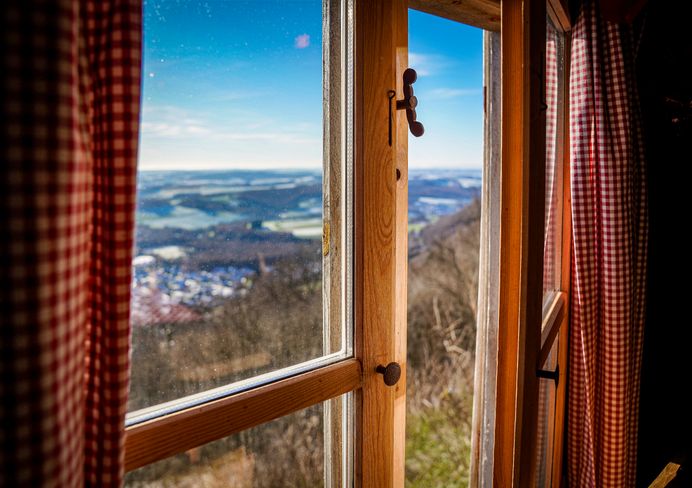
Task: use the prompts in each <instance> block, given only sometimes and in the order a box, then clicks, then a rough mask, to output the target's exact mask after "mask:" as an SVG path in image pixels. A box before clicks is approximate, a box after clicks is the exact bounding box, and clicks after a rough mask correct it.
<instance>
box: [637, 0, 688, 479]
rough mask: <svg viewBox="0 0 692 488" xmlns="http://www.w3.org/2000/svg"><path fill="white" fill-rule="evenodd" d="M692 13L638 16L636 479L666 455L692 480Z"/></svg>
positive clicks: (684, 1) (663, 3)
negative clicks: (642, 218)
mask: <svg viewBox="0 0 692 488" xmlns="http://www.w3.org/2000/svg"><path fill="white" fill-rule="evenodd" d="M691 20H692V2H690V1H688V0H650V1H649V4H648V7H647V9H646V10H645V11H644V12H643V15H642V16H641V17H640V19H639V22H642V25H643V36H642V39H641V44H640V47H639V52H638V56H637V68H638V78H639V80H638V82H639V83H638V84H639V93H640V96H641V101H642V112H643V116H644V131H645V143H646V151H647V161H648V163H647V165H648V177H649V210H650V235H649V275H648V291H647V319H646V329H645V336H644V356H643V366H642V386H641V411H640V428H639V453H638V485H639V486H648V485H649V483H650V482H651V481H652V480H653V479H654V478H655V477H656V476H657V474H658V473H660V471H661V470H662V469H663V467H664V466H665V465H666V463H668V462H669V461H678V462H682V463H683V469H684V470H685V472H684V473H681V475H680V476H679V478H678V480H677V481H676V484H675V485H674V486H692V476H691V473H690V472H689V471H692V318H691V317H690V315H691V310H692V307H690V304H692V294H691V293H690V288H691V285H690V279H689V278H690V256H691V253H690V249H691V248H692V242H690V241H689V240H688V239H685V238H683V237H682V235H681V234H682V231H683V230H685V231H690V230H692V214H690V213H689V211H688V209H689V204H688V202H689V200H690V198H692V179H690V177H689V176H688V175H689V174H690V169H692V168H691V167H692V22H691ZM666 98H671V99H674V100H676V101H677V102H682V103H683V104H685V105H686V106H687V107H686V108H683V107H682V106H677V104H676V103H673V102H667V101H666ZM685 117H687V119H685ZM674 118H677V119H678V120H679V122H678V123H674V122H673V119H674ZM685 468H686V469H685Z"/></svg>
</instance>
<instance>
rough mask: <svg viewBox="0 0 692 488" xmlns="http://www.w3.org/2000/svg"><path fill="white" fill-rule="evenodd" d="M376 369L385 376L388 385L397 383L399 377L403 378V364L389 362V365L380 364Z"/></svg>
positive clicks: (385, 382)
mask: <svg viewBox="0 0 692 488" xmlns="http://www.w3.org/2000/svg"><path fill="white" fill-rule="evenodd" d="M375 371H377V372H378V373H380V374H381V375H382V376H383V377H384V384H385V385H387V386H394V385H396V384H397V382H398V381H399V378H401V366H399V363H389V364H388V365H387V366H382V365H381V364H380V365H379V366H378V367H377V368H375Z"/></svg>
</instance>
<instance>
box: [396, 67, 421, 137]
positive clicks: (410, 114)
mask: <svg viewBox="0 0 692 488" xmlns="http://www.w3.org/2000/svg"><path fill="white" fill-rule="evenodd" d="M417 79H418V74H417V73H416V70H414V69H413V68H407V69H406V71H404V99H403V100H397V101H396V109H397V110H406V120H408V128H409V130H410V131H411V134H413V135H414V136H416V137H420V136H422V135H423V132H425V128H424V127H423V124H421V123H420V122H418V121H417V120H416V106H418V99H417V98H416V97H415V96H414V95H413V84H414V83H415V82H416V80H417ZM387 95H388V97H389V145H390V146H391V145H392V100H393V99H394V98H395V97H396V91H394V90H389V92H387Z"/></svg>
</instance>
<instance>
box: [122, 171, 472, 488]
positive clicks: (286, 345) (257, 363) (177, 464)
mask: <svg viewBox="0 0 692 488" xmlns="http://www.w3.org/2000/svg"><path fill="white" fill-rule="evenodd" d="M480 187H481V173H480V170H451V169H444V170H425V171H415V170H413V171H411V172H410V174H409V260H410V263H409V268H410V276H409V350H410V352H411V354H410V357H409V368H410V370H409V376H408V381H409V385H408V386H409V415H408V427H407V429H408V435H409V439H408V442H407V486H416V487H417V486H421V487H422V486H465V483H466V481H465V480H466V477H467V476H468V459H459V457H464V456H466V457H468V456H467V455H468V450H469V449H470V420H471V410H470V409H471V398H472V393H473V392H472V384H473V351H474V347H475V346H474V345H475V312H476V294H477V283H478V276H477V274H478V225H479V218H480V208H479V203H478V198H479V196H480ZM321 236H322V181H321V174H320V172H318V171H308V170H292V171H141V172H140V173H139V181H138V204H137V233H136V237H137V238H136V248H135V258H134V261H133V271H134V278H133V289H132V292H133V293H132V324H133V335H132V342H133V358H132V384H131V393H130V404H129V410H130V411H134V410H137V409H140V408H144V407H148V406H151V405H155V404H157V403H161V402H165V401H169V400H173V399H176V398H179V397H182V396H185V395H189V394H192V393H197V392H200V391H204V390H206V389H209V388H213V387H216V386H220V385H224V384H228V383H230V382H233V381H238V380H241V379H244V378H247V377H250V376H253V375H257V374H262V373H264V372H267V371H271V370H275V369H278V368H282V367H285V366H289V365H292V364H296V363H298V362H302V361H306V360H309V359H312V358H314V357H318V356H319V355H321V354H322V351H323V344H322V341H323V335H322V291H321V289H322V288H321V287H322V269H321V266H322V254H321ZM316 419H318V420H316ZM287 422H288V421H287V420H286V421H282V420H280V421H277V422H273V423H270V424H267V425H266V426H262V427H260V428H259V429H260V431H261V432H260V431H258V432H260V433H258V434H257V435H256V437H253V438H249V437H248V436H242V435H241V436H235V437H233V438H229V439H226V440H221V441H218V442H216V443H213V444H212V445H209V446H205V447H203V448H200V449H197V450H194V452H191V453H187V454H186V455H184V456H178V457H175V458H172V459H170V460H166V461H162V462H160V463H157V464H155V465H152V466H150V467H147V468H143V469H141V470H138V471H135V472H133V473H131V474H129V475H128V478H127V484H128V486H151V487H154V486H180V487H182V486H195V484H194V481H193V480H194V479H195V477H197V476H199V475H200V473H201V472H203V471H204V472H205V473H206V474H205V476H206V477H207V478H205V479H208V481H205V484H204V486H210V487H214V486H228V484H229V482H230V480H231V478H229V476H231V474H229V473H230V472H231V471H232V472H233V473H232V476H233V478H232V479H233V482H232V483H231V484H232V485H233V486H248V487H250V486H257V487H273V486H286V487H291V486H296V487H299V486H300V487H302V486H306V487H312V486H321V484H322V478H321V476H322V465H321V463H322V462H323V459H322V454H321V449H322V441H321V427H319V426H320V425H321V419H320V418H319V415H317V414H316V413H315V411H314V409H313V410H307V411H306V412H305V414H304V415H303V414H301V413H297V414H295V415H293V416H292V420H291V424H290V425H289V424H288V423H287ZM262 429H264V430H262ZM289 433H290V435H289ZM306 435H309V436H310V438H314V439H315V441H314V442H313V443H311V444H310V445H309V448H308V447H306V445H305V439H304V437H305V436H306ZM450 435H451V437H450ZM257 436H259V437H257ZM272 436H273V437H282V436H283V441H282V447H281V448H280V449H278V450H277V447H276V445H270V444H268V443H267V441H266V439H265V440H264V441H262V440H261V438H265V437H272ZM465 439H467V440H468V442H466V440H465ZM450 443H454V445H450ZM299 448H300V449H299ZM296 449H299V450H300V452H302V454H301V455H300V456H299V455H298V451H296ZM440 450H441V451H440ZM274 451H276V452H274ZM438 451H439V452H438ZM269 452H274V454H273V455H270V456H269V457H268V458H267V456H266V454H267V453H269ZM450 452H451V454H450ZM306 453H307V454H306ZM445 453H446V454H445ZM454 453H457V454H454ZM459 453H461V454H459ZM455 456H457V457H455ZM297 458H300V460H299V462H298V461H297ZM221 459H235V460H236V461H233V463H232V464H233V466H235V467H233V468H232V469H230V468H228V466H227V467H226V468H224V469H225V471H224V470H223V469H220V468H219V469H220V471H219V473H218V475H212V474H209V470H215V469H217V468H212V467H213V466H217V467H218V466H219V465H220V464H219V463H220V462H221V461H220V460H221ZM229 462H230V461H229ZM296 463H298V464H296ZM301 463H302V465H301ZM221 464H223V463H221ZM296 465H300V466H301V469H299V470H297V472H296V469H295V467H296ZM205 466H206V468H205ZM205 469H206V471H205ZM229 469H230V471H229ZM200 470H201V471H200ZM224 473H225V474H224ZM214 476H216V478H215V477H214ZM431 476H432V477H431ZM217 478H218V479H217ZM215 480H216V481H215Z"/></svg>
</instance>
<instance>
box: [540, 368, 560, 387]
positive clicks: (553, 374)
mask: <svg viewBox="0 0 692 488" xmlns="http://www.w3.org/2000/svg"><path fill="white" fill-rule="evenodd" d="M536 376H538V377H539V378H544V379H546V380H553V381H554V382H555V387H556V388H557V385H558V383H559V382H560V366H559V365H557V366H555V371H548V370H546V369H538V370H536Z"/></svg>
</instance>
